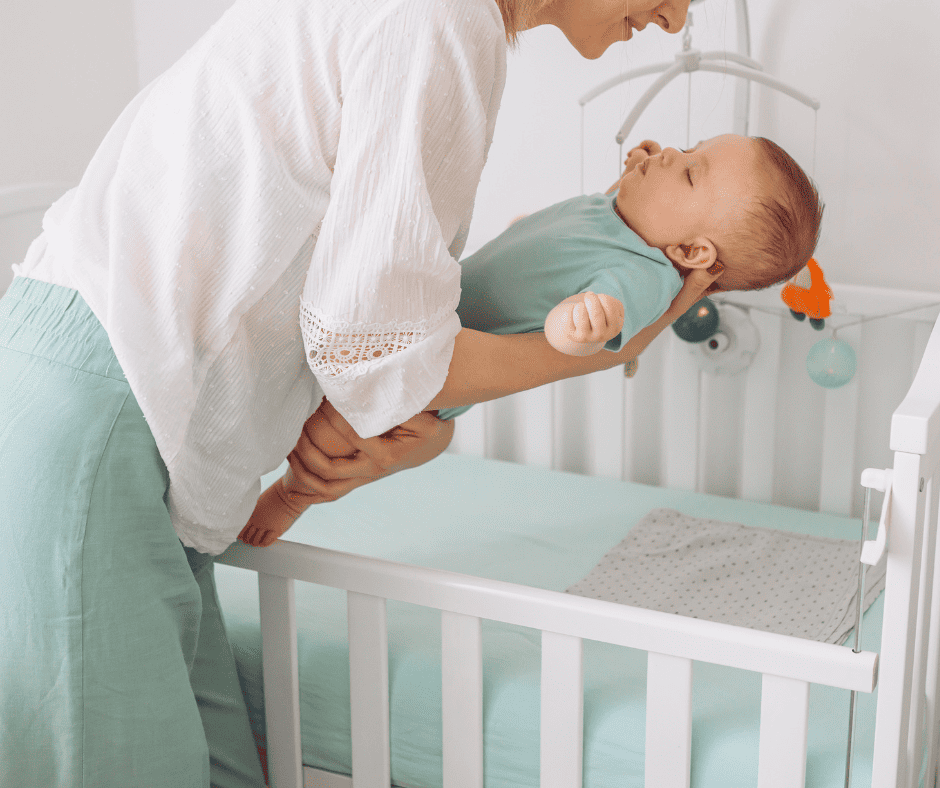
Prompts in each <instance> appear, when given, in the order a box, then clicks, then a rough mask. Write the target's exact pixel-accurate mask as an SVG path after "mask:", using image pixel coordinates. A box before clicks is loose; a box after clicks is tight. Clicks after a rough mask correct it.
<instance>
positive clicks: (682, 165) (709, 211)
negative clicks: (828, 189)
mask: <svg viewBox="0 0 940 788" xmlns="http://www.w3.org/2000/svg"><path fill="white" fill-rule="evenodd" d="M619 188H620V191H619V192H618V194H617V203H616V204H617V210H618V211H619V213H620V215H621V217H622V218H623V220H624V221H625V222H626V223H627V224H628V225H629V226H630V228H631V229H632V230H633V231H634V232H635V233H636V234H637V235H639V236H640V237H641V238H642V239H643V240H644V241H646V243H648V244H649V245H650V246H655V247H658V248H659V249H661V250H662V251H663V252H664V253H665V255H666V256H667V257H668V258H669V259H670V260H672V262H673V265H675V267H676V269H677V270H678V271H679V273H680V274H681V275H682V276H686V275H687V274H688V273H689V271H691V270H692V269H693V268H709V267H710V266H711V265H712V264H714V263H715V262H716V261H720V262H721V263H722V264H723V265H724V273H722V275H721V277H720V278H719V279H718V281H717V282H716V283H715V284H714V285H713V286H712V288H711V289H713V290H714V289H717V290H756V289H759V288H762V287H770V286H771V285H774V284H777V283H779V282H783V281H785V280H787V279H790V278H792V277H793V276H795V275H796V274H797V272H798V271H799V270H800V269H801V268H802V267H803V266H804V265H806V261H807V260H809V258H810V257H812V255H813V252H814V250H815V249H816V243H817V241H818V240H819V228H820V221H821V219H822V212H823V206H822V203H821V201H820V199H819V194H818V193H817V192H816V188H815V186H814V185H813V183H812V181H810V179H809V178H808V177H807V176H806V173H804V172H803V170H802V169H800V167H799V165H798V164H797V163H796V162H795V161H794V160H793V159H792V158H791V157H790V156H789V155H788V154H787V153H786V151H784V150H783V149H782V148H780V146H778V145H776V144H775V143H773V142H771V141H770V140H767V139H764V138H763V137H741V136H739V135H736V134H724V135H722V136H720V137H714V138H712V139H710V140H703V141H702V142H700V143H698V144H697V145H696V146H695V147H694V148H691V149H689V150H688V151H679V150H676V149H675V148H666V149H665V150H663V151H662V152H661V153H657V154H656V155H655V156H651V157H649V158H648V159H645V160H644V161H642V162H640V163H639V165H638V166H635V167H632V168H631V169H630V170H629V171H628V172H626V173H625V174H624V176H623V178H622V179H621V181H620V187H619Z"/></svg>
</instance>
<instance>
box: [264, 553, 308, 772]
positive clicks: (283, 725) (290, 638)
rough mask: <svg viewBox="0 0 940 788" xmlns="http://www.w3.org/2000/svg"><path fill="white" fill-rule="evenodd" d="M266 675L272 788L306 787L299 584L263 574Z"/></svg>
mask: <svg viewBox="0 0 940 788" xmlns="http://www.w3.org/2000/svg"><path fill="white" fill-rule="evenodd" d="M258 601H259V607H260V611H261V673H262V680H263V682H264V702H265V720H266V722H265V725H266V727H267V736H266V740H267V757H268V778H269V782H270V785H271V788H301V786H302V785H303V764H302V762H301V756H300V680H299V677H298V667H297V665H298V663H297V619H296V617H295V604H294V581H293V580H290V579H288V578H286V577H277V576H275V575H268V574H265V573H263V572H259V573H258Z"/></svg>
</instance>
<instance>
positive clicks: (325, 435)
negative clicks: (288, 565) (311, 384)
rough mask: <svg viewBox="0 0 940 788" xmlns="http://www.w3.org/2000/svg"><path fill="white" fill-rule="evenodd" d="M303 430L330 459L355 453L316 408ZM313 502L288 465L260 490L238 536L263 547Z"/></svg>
mask: <svg viewBox="0 0 940 788" xmlns="http://www.w3.org/2000/svg"><path fill="white" fill-rule="evenodd" d="M303 431H304V433H306V436H307V438H308V439H309V440H310V442H311V443H313V445H314V446H316V447H317V448H319V450H320V451H321V452H323V453H324V454H325V455H326V456H327V457H330V458H331V459H333V458H336V457H348V456H350V455H352V454H355V452H356V449H355V448H353V447H352V446H351V445H350V444H349V443H348V442H347V441H346V440H345V439H344V438H343V437H342V436H341V435H340V434H339V433H338V432H337V431H336V430H334V429H333V427H332V426H330V423H329V422H328V421H327V420H326V418H325V417H324V416H323V414H322V413H321V412H320V409H317V412H316V413H314V414H313V415H312V416H311V417H310V418H309V419H307V422H306V423H305V424H304V430H303ZM302 437H303V436H302ZM299 443H300V441H298V444H299ZM294 451H295V452H296V451H297V449H296V448H295V449H294ZM292 453H293V452H292ZM315 502H316V501H315V500H314V497H313V496H311V495H310V494H309V492H308V491H307V490H304V489H302V487H301V486H300V484H299V483H298V482H297V480H296V477H295V476H294V474H293V472H292V471H291V469H290V468H288V469H287V472H286V473H285V474H284V476H283V477H281V478H280V479H278V480H277V481H276V482H274V484H272V485H271V486H270V487H268V489H267V490H265V491H264V492H263V493H261V495H260V496H259V498H258V503H257V504H255V510H254V511H253V512H252V514H251V517H250V518H249V520H248V524H247V525H246V526H245V527H244V528H242V531H241V533H240V534H239V535H238V538H239V539H240V540H241V541H243V542H245V543H246V544H250V545H253V546H254V547H267V546H268V545H270V544H273V543H274V542H275V540H277V539H279V538H280V537H281V536H282V535H283V534H284V532H285V531H287V529H288V528H290V527H291V526H292V525H293V524H294V522H295V521H296V520H297V518H298V517H300V515H302V514H303V513H304V511H306V509H307V507H308V506H310V505H311V504H312V503H315Z"/></svg>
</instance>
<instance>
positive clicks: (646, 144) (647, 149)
mask: <svg viewBox="0 0 940 788" xmlns="http://www.w3.org/2000/svg"><path fill="white" fill-rule="evenodd" d="M662 151H663V149H662V148H661V147H660V145H659V143H658V142H653V140H643V142H641V143H640V144H639V145H637V146H636V147H635V148H633V149H632V150H631V151H630V152H629V153H628V154H627V158H626V159H625V160H624V162H623V163H624V174H626V173H628V172H630V171H631V170H633V169H635V168H636V167H637V166H638V165H639V164H640V163H641V162H644V161H646V160H647V159H648V158H649V157H650V156H655V155H656V154H657V153H662Z"/></svg>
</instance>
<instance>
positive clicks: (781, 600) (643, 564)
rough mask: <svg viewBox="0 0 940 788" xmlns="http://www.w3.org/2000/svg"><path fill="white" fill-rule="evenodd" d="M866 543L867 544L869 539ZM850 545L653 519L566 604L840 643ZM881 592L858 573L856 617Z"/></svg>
mask: <svg viewBox="0 0 940 788" xmlns="http://www.w3.org/2000/svg"><path fill="white" fill-rule="evenodd" d="M869 538H872V535H871V534H870V535H869ZM858 558H859V541H858V540H857V539H830V538H828V537H822V536H809V535H805V534H797V533H792V532H790V531H777V530H773V529H770V528H754V527H751V526H747V525H741V524H740V523H725V522H721V521H718V520H703V519H699V518H696V517H689V516H688V515H685V514H682V513H681V512H677V511H675V510H673V509H654V510H653V511H651V512H650V513H649V514H647V515H646V516H645V517H644V518H643V519H642V520H640V522H639V523H637V524H636V525H635V526H634V527H633V528H632V529H631V530H630V533H629V534H628V535H627V538H626V539H624V540H623V541H622V542H621V543H620V544H618V545H617V546H616V547H614V548H613V549H612V550H610V552H608V553H607V554H606V555H605V556H604V557H603V558H602V559H601V560H600V561H599V562H598V564H597V565H596V566H595V567H594V568H593V569H592V570H591V571H590V572H589V573H588V575H587V576H586V577H585V578H584V579H583V580H580V581H579V582H577V583H575V584H574V585H573V586H571V587H570V588H568V589H566V590H567V591H568V593H570V594H576V595H578V596H586V597H592V598H594V599H604V600H607V601H609V602H617V603H619V604H623V605H633V606H635V607H642V608H646V609H648V610H659V611H662V612H665V613H677V614H679V615H682V616H689V617H691V618H700V619H707V620H709V621H719V622H722V623H725V624H735V625H738V626H744V627H749V628H751V629H758V630H763V631H766V632H778V633H780V634H783V635H793V636H795V637H801V638H808V639H810V640H817V641H821V642H823V643H842V642H843V641H844V640H845V638H846V636H847V635H848V634H849V632H850V631H851V630H852V629H853V628H854V626H855V615H856V613H855V610H856V604H857V600H856V597H857V596H858V565H859V561H858ZM884 587H885V561H884V559H882V561H881V563H880V564H879V565H878V566H874V567H866V573H865V604H864V609H865V610H867V609H868V607H869V606H870V605H871V604H872V602H874V601H875V599H876V598H877V597H878V595H879V594H880V593H881V591H882V590H883V589H884Z"/></svg>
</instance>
